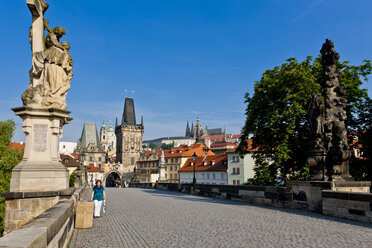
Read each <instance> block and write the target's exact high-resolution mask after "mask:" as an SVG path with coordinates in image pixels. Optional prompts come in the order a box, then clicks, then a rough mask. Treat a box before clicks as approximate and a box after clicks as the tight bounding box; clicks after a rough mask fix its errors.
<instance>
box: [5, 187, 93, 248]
mask: <svg viewBox="0 0 372 248" xmlns="http://www.w3.org/2000/svg"><path fill="white" fill-rule="evenodd" d="M86 189H87V188H86V186H85V185H84V186H82V187H79V188H77V189H75V191H74V192H73V193H72V194H69V197H64V196H63V195H60V194H59V195H58V197H60V198H59V199H60V200H59V201H58V202H57V203H56V204H55V205H53V206H52V207H50V208H48V209H47V210H46V211H44V212H43V213H41V214H39V215H38V216H37V217H35V218H34V219H32V220H31V221H29V222H28V223H26V224H24V225H23V226H22V227H21V228H19V229H17V230H15V231H12V232H10V233H9V234H7V235H5V236H4V237H2V238H0V248H2V247H7V248H12V247H14V248H15V247H17V248H40V247H48V248H49V247H50V248H52V247H53V248H54V247H67V245H68V244H69V241H70V239H71V236H72V233H73V230H74V228H73V227H74V215H75V209H76V204H77V202H78V201H79V200H81V199H82V198H83V197H84V195H85V194H86ZM54 197H56V196H54ZM30 199H33V198H30ZM35 199H37V198H35ZM31 208H32V207H30V209H31Z"/></svg>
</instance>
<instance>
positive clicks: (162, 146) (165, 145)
mask: <svg viewBox="0 0 372 248" xmlns="http://www.w3.org/2000/svg"><path fill="white" fill-rule="evenodd" d="M160 148H161V149H162V150H170V149H172V148H174V142H173V143H172V144H165V143H163V144H161V147H160Z"/></svg>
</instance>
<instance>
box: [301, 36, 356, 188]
mask: <svg viewBox="0 0 372 248" xmlns="http://www.w3.org/2000/svg"><path fill="white" fill-rule="evenodd" d="M320 53H321V54H322V67H323V81H322V83H321V87H322V97H321V96H319V95H318V94H317V93H316V92H313V93H312V99H311V100H310V101H309V103H308V110H307V112H308V118H309V123H310V129H311V133H312V139H311V140H312V144H311V150H310V156H309V158H308V163H309V165H310V174H311V176H310V178H309V179H310V180H315V181H316V180H324V181H327V180H345V179H346V180H347V179H350V175H349V159H350V156H351V153H350V149H349V146H348V144H347V131H346V127H345V119H346V111H345V110H344V108H345V107H346V103H347V100H346V99H345V98H344V97H343V96H344V95H345V89H344V88H343V87H342V86H340V85H339V80H338V78H339V77H340V75H341V73H340V71H339V70H338V69H337V62H338V60H339V58H340V55H339V54H338V53H337V52H336V51H335V49H334V44H333V41H332V40H328V39H327V40H326V42H325V43H324V44H323V46H322V49H321V50H320ZM323 99H324V100H323Z"/></svg>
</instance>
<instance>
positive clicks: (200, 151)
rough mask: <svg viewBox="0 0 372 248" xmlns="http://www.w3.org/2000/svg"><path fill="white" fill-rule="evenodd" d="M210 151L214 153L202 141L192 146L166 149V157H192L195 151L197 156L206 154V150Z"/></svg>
mask: <svg viewBox="0 0 372 248" xmlns="http://www.w3.org/2000/svg"><path fill="white" fill-rule="evenodd" d="M206 151H208V154H209V155H214V153H213V152H212V151H210V149H209V148H208V147H206V146H205V145H203V144H201V143H196V144H193V145H191V146H186V145H182V146H179V147H177V148H172V149H170V150H164V157H165V158H177V157H191V156H192V155H193V154H194V153H195V154H196V156H198V157H199V156H205V155H206V154H205V152H206Z"/></svg>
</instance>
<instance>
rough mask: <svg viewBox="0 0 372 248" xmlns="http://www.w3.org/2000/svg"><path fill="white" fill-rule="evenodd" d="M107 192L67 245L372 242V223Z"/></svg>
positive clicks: (356, 245) (150, 193) (356, 246)
mask: <svg viewBox="0 0 372 248" xmlns="http://www.w3.org/2000/svg"><path fill="white" fill-rule="evenodd" d="M106 194H107V198H108V199H107V212H106V214H103V216H102V217H101V218H99V219H94V226H93V229H79V230H75V232H74V235H73V238H72V241H71V246H70V247H72V248H82V247H84V248H85V247H86V248H93V247H99V248H103V247H197V248H199V247H252V248H253V247H260V248H261V247H273V248H274V247H275V248H277V247H286V248H289V247H337V248H342V247H353V248H363V247H366V248H371V247H372V225H369V224H364V223H360V222H356V221H348V220H342V219H337V218H332V217H326V216H322V215H320V214H316V213H311V212H306V211H300V210H292V209H281V208H271V207H264V206H259V205H253V204H245V203H240V202H234V201H228V200H221V199H215V198H208V197H200V196H192V195H188V194H181V193H175V192H170V191H158V190H150V189H136V188H131V189H122V188H118V189H116V188H107V189H106ZM88 195H89V193H88Z"/></svg>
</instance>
